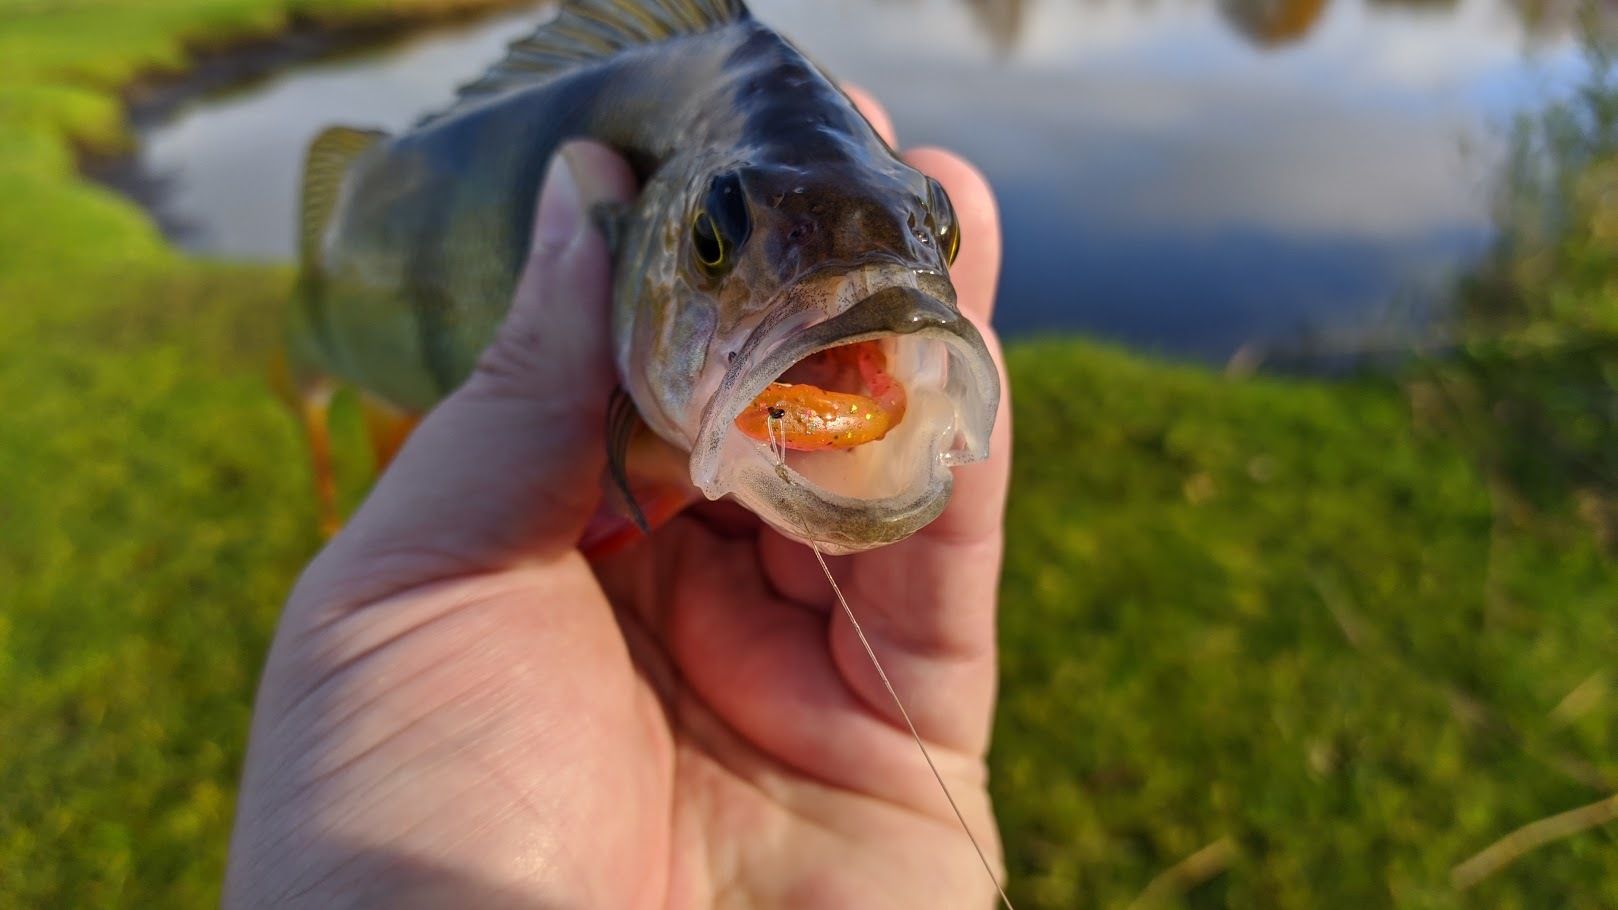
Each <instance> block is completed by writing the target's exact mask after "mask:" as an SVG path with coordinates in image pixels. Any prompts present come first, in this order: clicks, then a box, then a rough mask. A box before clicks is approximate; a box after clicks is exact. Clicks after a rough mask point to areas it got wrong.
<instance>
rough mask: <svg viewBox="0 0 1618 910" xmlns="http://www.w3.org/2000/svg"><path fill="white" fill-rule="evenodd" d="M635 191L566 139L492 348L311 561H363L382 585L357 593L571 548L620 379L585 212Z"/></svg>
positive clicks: (623, 167)
mask: <svg viewBox="0 0 1618 910" xmlns="http://www.w3.org/2000/svg"><path fill="white" fill-rule="evenodd" d="M634 196H635V180H634V177H633V175H632V173H631V172H630V170H629V167H628V165H627V164H626V163H625V162H624V161H623V159H622V158H620V157H619V156H618V155H616V154H614V153H613V152H611V151H610V150H608V149H606V148H605V147H602V146H599V145H594V144H588V143H572V144H570V145H568V146H566V147H564V148H563V150H562V151H561V152H560V153H559V154H557V155H556V156H555V157H554V158H553V159H552V161H551V164H550V168H549V170H548V172H547V174H546V178H545V183H544V187H543V189H542V190H541V191H540V197H539V203H538V206H537V213H536V215H535V219H534V231H533V242H532V245H531V250H530V252H529V255H528V260H527V263H526V265H525V266H524V269H523V274H522V278H521V280H520V282H519V284H518V287H517V291H516V294H515V297H514V299H513V301H512V304H511V309H510V311H509V313H508V314H507V317H506V321H505V323H504V324H503V325H502V326H501V328H500V331H499V333H498V334H497V336H496V339H495V341H494V343H493V344H492V345H491V346H490V347H489V349H488V350H487V351H485V352H484V354H483V356H482V358H481V359H480V360H479V362H478V365H477V367H476V369H475V370H474V371H473V373H472V375H471V377H470V378H468V379H467V381H466V383H465V384H464V385H462V386H461V387H460V388H459V389H457V390H456V391H455V392H454V393H453V394H451V395H450V396H449V397H448V398H446V399H445V400H444V401H443V402H442V403H441V404H440V405H439V406H438V407H437V408H435V409H434V410H433V411H432V412H431V413H429V414H428V415H427V417H426V419H424V420H423V421H422V422H421V424H420V426H418V427H417V428H416V430H415V432H414V433H412V434H411V436H410V438H409V440H408V441H406V443H405V445H404V447H403V448H402V449H401V450H400V451H399V454H398V456H397V457H396V458H395V459H394V461H393V463H392V465H390V466H389V468H388V470H387V472H386V473H385V474H384V475H383V476H382V477H381V478H380V479H379V480H378V482H377V484H376V486H375V487H374V488H373V489H372V491H371V493H370V495H369V496H368V497H367V499H366V501H365V504H364V505H363V506H361V508H360V510H359V511H358V512H357V513H356V514H355V516H354V518H353V519H352V520H351V521H350V523H349V525H348V527H347V528H345V529H344V530H343V531H342V533H340V534H339V535H338V536H337V537H336V538H335V539H334V540H333V541H332V545H331V546H330V547H329V548H328V550H327V553H326V554H323V557H322V559H321V560H319V562H321V563H327V564H328V565H331V564H335V565H337V566H348V567H349V568H350V569H351V570H352V569H353V568H354V567H356V566H364V569H363V570H362V571H361V572H360V575H362V576H364V577H367V578H369V579H371V582H370V583H368V585H367V586H373V585H374V587H377V588H386V589H387V590H370V591H354V592H351V593H352V594H353V595H354V597H355V599H358V600H361V601H363V600H367V599H369V598H371V597H374V596H381V595H384V594H387V593H391V592H392V591H397V590H401V589H403V588H406V587H413V586H415V585H419V584H423V583H426V582H429V581H434V580H438V579H443V578H448V577H453V576H456V575H462V574H470V573H474V572H479V571H486V570H492V569H496V568H501V567H504V566H507V565H510V564H511V563H512V562H514V561H516V560H519V559H534V558H540V559H550V558H556V557H559V556H561V555H563V554H565V553H567V552H570V551H571V550H572V549H573V548H574V545H575V543H576V542H577V540H578V537H579V534H580V532H581V531H582V529H583V527H584V524H585V522H586V521H587V520H588V519H589V517H590V515H591V513H592V511H593V510H594V508H595V506H596V504H597V501H598V499H599V497H600V486H599V482H598V481H599V477H600V475H601V470H602V467H603V464H604V451H605V443H604V436H603V434H604V429H603V426H604V423H605V419H606V405H607V399H608V397H609V395H610V394H611V390H612V387H613V384H614V382H615V379H614V372H613V366H612V354H611V343H610V338H609V335H610V329H609V323H610V317H609V308H610V298H611V262H610V259H611V257H610V255H609V252H608V250H607V245H606V241H605V239H604V238H603V237H602V236H601V233H600V232H599V231H598V230H597V229H596V228H595V226H594V224H593V223H592V221H591V218H590V210H591V209H592V208H593V207H594V206H595V205H596V204H598V203H602V202H616V203H627V202H630V201H632V200H633V198H634ZM374 560H381V561H382V562H383V563H385V564H386V565H377V564H376V563H375V562H374ZM317 565H318V564H317ZM315 571H316V567H315V566H312V567H311V573H314V572H315Z"/></svg>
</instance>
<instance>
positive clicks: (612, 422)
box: [607, 388, 652, 534]
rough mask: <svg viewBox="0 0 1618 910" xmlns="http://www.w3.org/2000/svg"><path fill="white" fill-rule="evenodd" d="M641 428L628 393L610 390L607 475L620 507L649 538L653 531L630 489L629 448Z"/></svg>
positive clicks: (617, 389) (641, 423) (640, 422)
mask: <svg viewBox="0 0 1618 910" xmlns="http://www.w3.org/2000/svg"><path fill="white" fill-rule="evenodd" d="M644 426H645V422H644V421H642V420H641V419H640V412H639V411H636V410H635V402H634V400H633V399H631V398H630V397H629V393H628V392H625V391H624V390H623V389H622V388H616V389H613V390H612V399H611V400H610V401H608V402H607V474H608V476H609V477H611V478H612V482H613V485H614V486H615V487H616V488H617V490H618V492H619V493H620V494H621V495H622V496H623V499H624V501H623V505H624V507H625V508H626V509H627V510H628V512H629V516H628V517H629V518H630V519H632V520H633V521H634V522H635V527H637V528H640V532H641V533H642V534H651V533H652V527H651V525H650V524H648V523H647V521H646V514H645V513H644V512H642V511H641V508H640V504H639V503H638V502H636V501H635V491H634V489H633V488H631V487H630V485H629V444H630V442H631V441H633V440H634V438H635V436H636V434H637V433H638V432H639V431H640V429H641V428H642V427H644Z"/></svg>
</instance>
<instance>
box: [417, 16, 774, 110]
mask: <svg viewBox="0 0 1618 910" xmlns="http://www.w3.org/2000/svg"><path fill="white" fill-rule="evenodd" d="M748 15H749V13H748V11H747V7H746V5H745V4H744V3H743V2H742V0H564V2H563V3H562V7H561V10H560V11H559V12H558V13H557V14H556V17H555V18H554V19H552V20H551V21H549V22H547V23H545V24H544V25H541V26H540V27H539V28H538V29H536V30H535V31H534V33H533V34H531V35H529V36H528V37H526V38H523V39H521V40H520V41H516V42H514V43H513V44H512V45H511V46H510V47H509V48H508V50H507V53H506V56H505V58H504V59H502V60H501V61H500V62H498V63H496V64H495V65H494V66H492V67H490V68H489V71H488V72H487V73H484V74H483V76H482V77H481V78H479V79H478V80H477V81H475V82H471V83H469V84H467V85H464V86H462V87H461V88H460V90H459V92H458V94H459V96H460V98H459V100H457V101H456V102H455V104H453V105H452V106H450V108H449V109H448V110H444V111H441V112H439V113H436V114H432V115H430V116H428V117H426V118H424V119H423V121H422V122H423V123H427V122H430V121H433V120H437V119H439V118H441V117H444V116H447V115H449V114H453V113H455V112H456V111H458V110H461V109H462V108H464V107H466V106H468V105H472V104H476V103H478V102H480V101H482V100H484V99H486V98H488V97H490V96H492V95H498V94H501V93H502V92H506V91H509V90H510V89H513V88H518V87H521V86H524V85H533V84H535V83H538V82H545V81H547V80H549V79H551V78H552V77H554V76H555V75H556V74H558V73H561V72H565V71H567V70H570V69H573V68H574V67H576V66H578V65H580V64H582V63H584V62H586V61H590V60H599V59H601V58H604V57H611V56H612V55H614V54H617V53H621V52H622V51H625V50H628V49H629V48H632V47H637V46H640V45H645V44H655V43H657V42H659V41H665V40H668V39H669V38H673V37H676V36H678V35H696V34H701V33H702V32H706V31H708V30H710V29H713V28H717V27H719V26H722V25H725V24H727V23H730V22H736V21H738V20H741V19H745V18H747V17H748Z"/></svg>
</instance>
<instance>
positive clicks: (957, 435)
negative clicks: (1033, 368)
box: [691, 270, 999, 553]
mask: <svg viewBox="0 0 1618 910" xmlns="http://www.w3.org/2000/svg"><path fill="white" fill-rule="evenodd" d="M927 280H928V279H927V278H926V277H925V276H924V277H923V278H921V279H918V278H917V277H915V273H907V272H899V271H889V270H883V271H880V272H878V271H875V270H873V271H872V272H871V273H870V274H865V275H862V274H860V273H855V274H854V275H852V276H843V277H840V278H838V279H836V281H828V282H826V283H825V284H822V285H812V286H809V287H807V288H806V289H805V291H804V292H803V293H802V295H801V297H800V298H799V300H798V301H794V303H797V304H798V305H796V306H782V307H781V308H780V309H779V310H777V311H776V312H775V313H773V314H772V317H773V318H771V319H770V320H767V321H766V322H765V323H763V324H761V325H760V326H759V327H758V328H757V329H755V330H754V331H753V332H752V333H751V334H750V335H749V339H748V342H747V343H746V344H745V345H744V347H743V348H742V349H741V350H740V351H739V352H738V354H737V356H736V357H735V358H734V359H733V361H732V363H731V364H730V367H729V369H727V371H726V374H725V376H724V379H723V381H722V382H721V384H720V387H719V389H718V390H717V391H716V392H715V393H714V395H713V396H712V398H711V399H710V401H709V406H708V407H707V409H706V413H705V414H704V417H703V420H702V426H701V428H700V430H699V433H698V438H697V440H696V444H695V445H694V446H693V447H692V462H691V469H692V470H691V475H692V480H693V481H695V482H696V483H697V485H698V486H699V487H701V488H702V490H703V492H704V493H705V494H706V495H707V496H709V497H710V498H714V499H717V498H719V497H720V496H723V495H726V494H730V495H734V496H735V497H736V498H738V499H739V500H741V501H742V502H743V503H744V504H745V505H747V506H748V508H750V509H751V510H752V511H754V512H755V513H756V514H758V515H759V516H760V517H763V518H764V519H765V520H767V521H769V522H770V523H771V524H772V525H774V526H775V527H777V528H778V529H780V530H782V531H784V532H786V533H788V534H790V535H792V536H795V537H801V538H803V539H812V540H815V541H816V542H817V543H819V544H822V545H824V546H825V547H826V549H827V552H832V553H837V552H843V553H846V552H854V551H857V550H864V549H869V548H871V547H874V546H881V545H883V544H886V543H892V542H894V541H896V540H901V539H903V538H904V537H907V536H909V535H910V534H912V533H914V532H915V531H917V530H919V529H920V528H921V527H922V526H924V525H925V524H926V523H927V522H929V521H931V520H932V519H933V518H935V517H937V515H938V513H939V512H940V511H942V510H943V508H944V505H945V504H946V503H947V502H948V499H949V492H950V489H951V487H952V480H951V472H950V470H949V469H950V468H951V467H952V466H954V465H958V464H966V463H970V462H973V461H977V460H979V459H981V458H983V457H984V456H985V455H987V452H988V434H989V429H990V428H991V427H992V425H993V421H994V412H995V407H996V405H997V403H998V399H999V381H998V376H997V375H996V373H995V369H994V364H993V361H992V360H991V359H990V358H989V355H988V351H987V350H986V348H985V347H984V345H983V340H982V338H981V337H980V336H979V335H978V333H977V331H976V329H974V328H973V327H972V326H971V324H970V323H969V322H967V321H966V320H965V319H964V318H963V317H961V315H960V314H959V312H957V311H956V310H955V309H954V308H953V306H951V305H949V303H947V302H945V301H951V300H953V299H954V294H953V291H952V290H951V289H950V288H949V287H948V284H947V279H944V278H940V282H941V283H940V285H939V286H930V285H928V284H926V283H925V282H926V281H927ZM831 301H836V302H835V305H828V303H830V302H831Z"/></svg>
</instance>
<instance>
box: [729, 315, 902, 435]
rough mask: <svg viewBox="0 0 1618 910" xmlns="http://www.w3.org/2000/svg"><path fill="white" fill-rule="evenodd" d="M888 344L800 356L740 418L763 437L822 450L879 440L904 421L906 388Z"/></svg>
mask: <svg viewBox="0 0 1618 910" xmlns="http://www.w3.org/2000/svg"><path fill="white" fill-rule="evenodd" d="M887 347H888V346H887V345H884V344H883V342H882V341H876V340H873V341H857V342H854V343H853V344H841V345H837V346H836V347H830V348H826V349H825V350H823V351H816V352H815V353H813V354H811V355H809V356H808V357H805V358H804V359H803V360H800V361H798V362H797V363H795V364H793V365H792V366H791V367H789V368H788V369H787V371H786V372H785V373H783V374H782V375H781V378H779V379H777V380H776V381H774V382H772V383H770V384H769V386H768V387H766V388H765V389H764V391H762V392H760V393H759V394H758V397H756V398H754V399H753V403H752V404H750V405H748V406H747V408H746V409H745V410H743V411H742V413H741V414H740V415H739V416H738V417H737V418H736V426H737V428H738V429H740V430H741V431H742V432H743V433H745V434H747V435H748V436H749V437H751V438H753V439H754V440H757V441H759V442H767V443H769V444H770V445H772V446H778V447H779V448H780V449H782V450H791V451H795V452H818V451H825V450H831V449H852V448H854V447H855V446H861V445H865V444H866V443H869V442H876V441H878V440H880V439H882V438H883V437H884V436H886V435H888V431H889V430H891V429H893V428H894V427H896V426H898V425H899V422H900V421H902V420H904V413H905V387H904V384H903V383H901V382H900V381H899V380H898V378H897V377H895V376H894V375H893V374H892V373H890V372H888V352H887V349H886V348H887Z"/></svg>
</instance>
